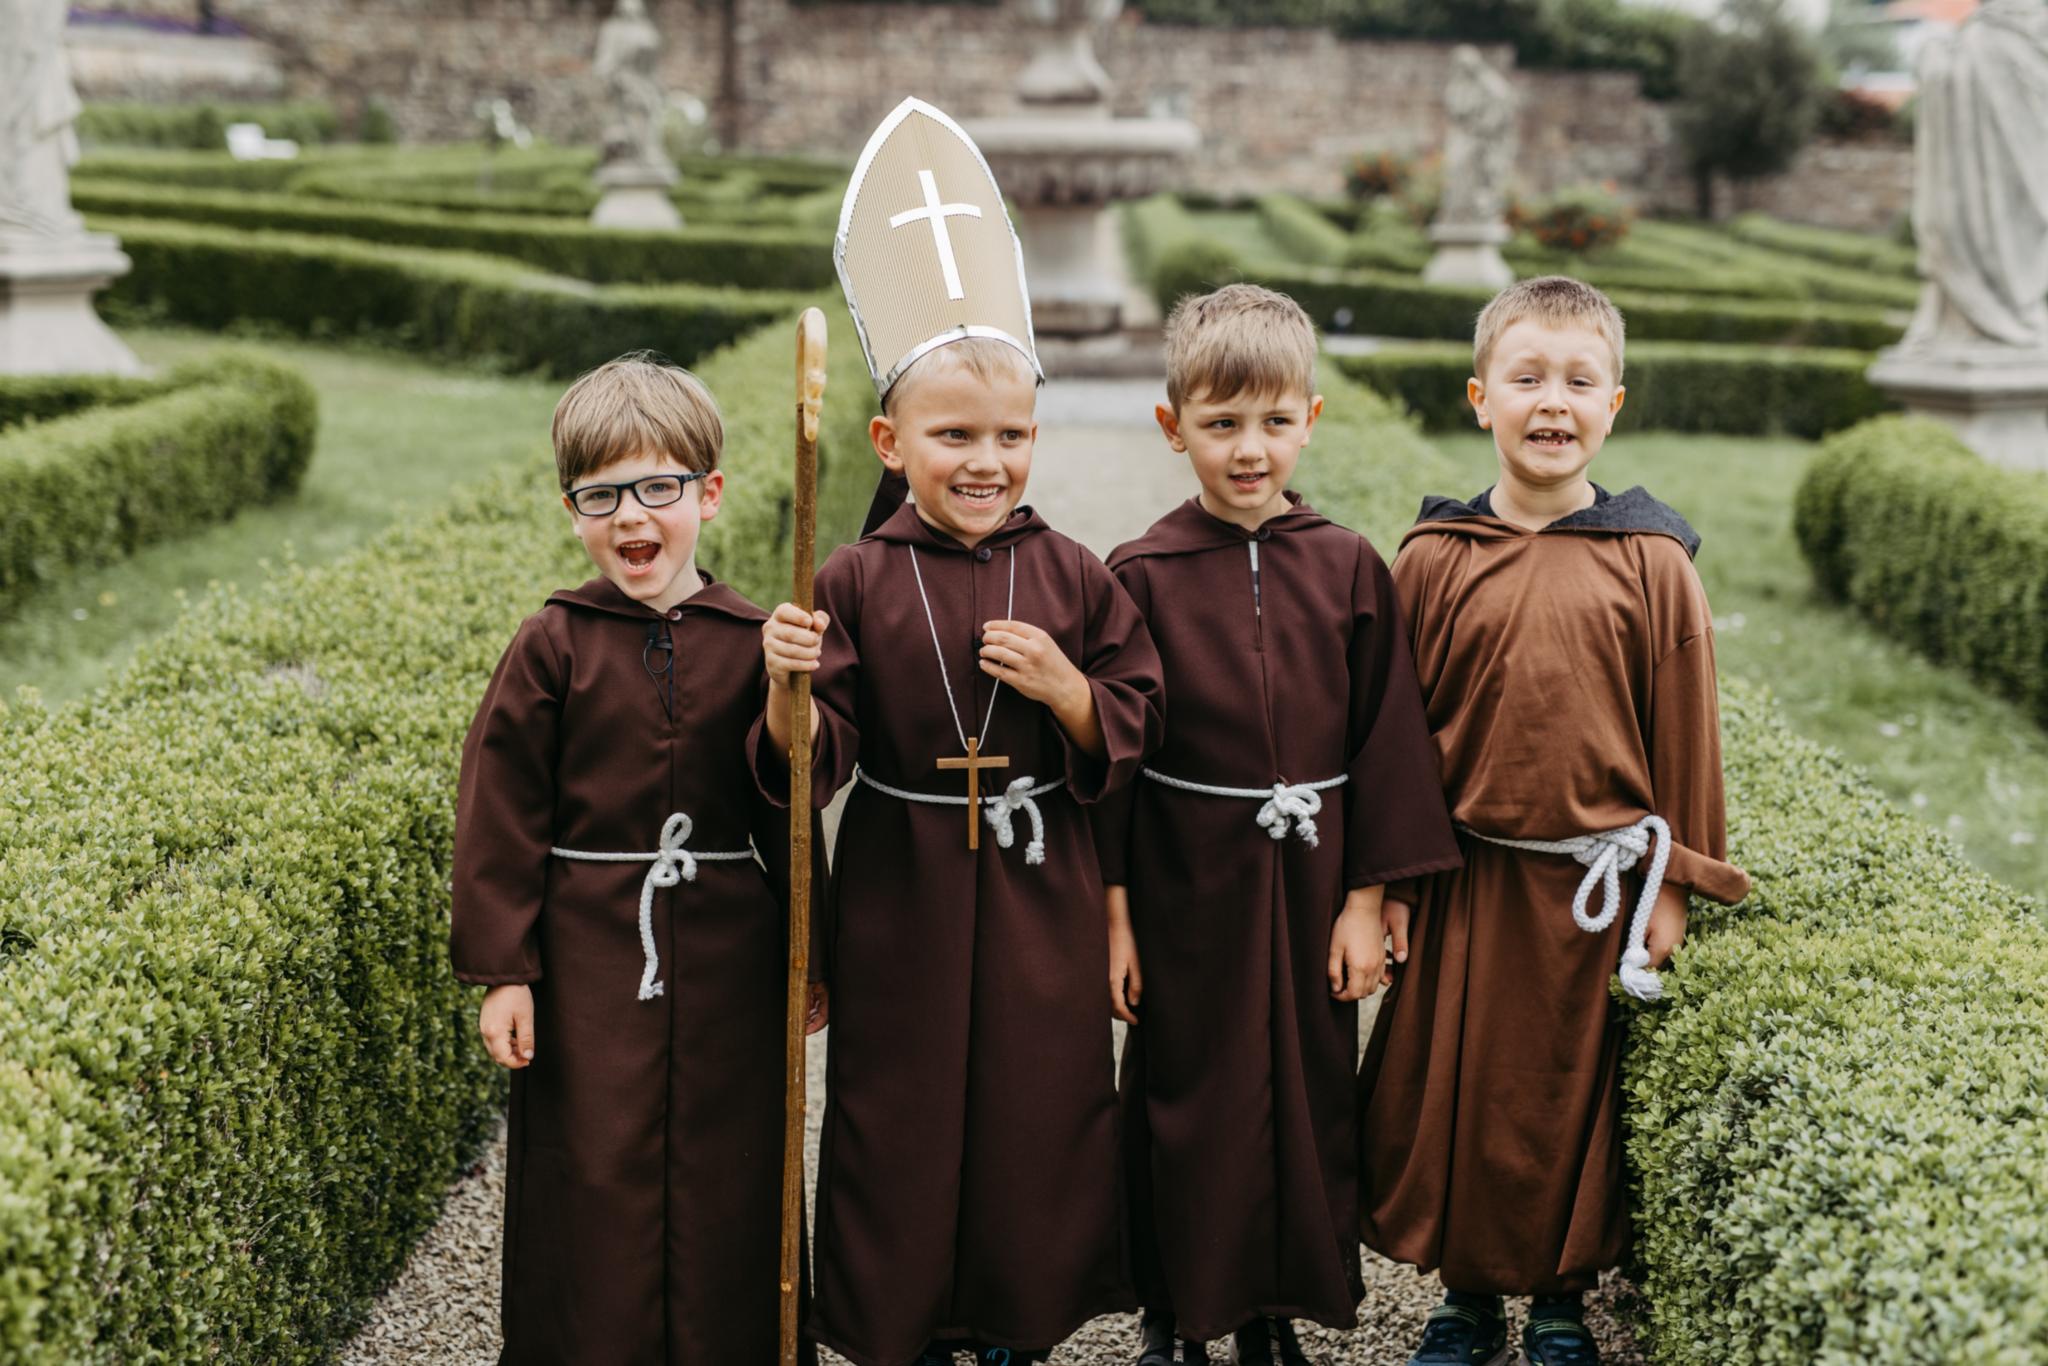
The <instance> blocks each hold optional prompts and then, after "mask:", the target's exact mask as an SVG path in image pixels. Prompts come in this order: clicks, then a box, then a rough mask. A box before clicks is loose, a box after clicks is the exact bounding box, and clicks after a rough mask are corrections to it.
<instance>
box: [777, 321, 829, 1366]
mask: <svg viewBox="0 0 2048 1366" xmlns="http://www.w3.org/2000/svg"><path fill="white" fill-rule="evenodd" d="M824 399H825V315H824V314H823V313H820V312H819V311H818V310H817V309H815V308H807V309H805V310H804V315H803V317H801V318H799V319H797V324H796V508H795V512H794V517H795V522H796V536H795V540H796V565H795V570H796V581H795V591H794V592H793V593H792V594H791V595H790V601H791V602H794V603H795V604H796V605H797V606H798V607H801V608H802V609H803V610H804V611H806V612H809V611H811V610H813V608H812V605H811V570H812V567H813V564H814V562H815V561H816V559H817V554H818V546H817V541H818V409H819V407H820V405H821V404H823V402H824ZM789 693H790V699H789V1037H788V1044H789V1051H788V1067H787V1069H786V1077H785V1083H786V1085H787V1088H788V1089H787V1091H786V1093H785V1095H784V1102H783V1125H782V1366H796V1339H797V1309H798V1304H797V1286H798V1285H799V1284H800V1283H801V1281H802V1258H803V1227H804V1084H805V1082H804V1044H805V1038H806V1036H805V1033H804V1026H805V1024H806V1023H807V1022H808V1018H809V1015H810V995H811V991H810V987H811V676H810V675H809V674H798V675H796V677H795V678H794V679H793V680H791V686H790V690H789Z"/></svg>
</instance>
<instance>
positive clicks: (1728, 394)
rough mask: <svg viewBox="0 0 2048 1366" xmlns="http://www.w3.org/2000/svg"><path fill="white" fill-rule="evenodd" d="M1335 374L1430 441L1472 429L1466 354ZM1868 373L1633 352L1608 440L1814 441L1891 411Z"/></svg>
mask: <svg viewBox="0 0 2048 1366" xmlns="http://www.w3.org/2000/svg"><path fill="white" fill-rule="evenodd" d="M1630 321H1631V323H1633V321H1634V319H1632V318H1631V319H1630ZM1337 364H1338V366H1339V367H1341V368H1342V369H1343V371H1344V373H1345V374H1347V375H1349V376H1351V377H1352V378H1353V379H1355V380H1358V381H1360V382H1361V383H1363V384H1366V385H1368V386H1370V387H1371V388H1373V389H1376V390H1378V391H1379V392H1381V393H1383V394H1389V395H1392V396H1393V397H1395V398H1398V399H1400V400H1401V402H1402V403H1403V404H1405V405H1406V406H1407V407H1408V409H1409V411H1411V412H1413V413H1414V414H1416V416H1418V417H1419V418H1421V419H1422V424H1423V426H1425V427H1427V428H1429V429H1430V430H1432V431H1453V430H1461V429H1464V428H1467V427H1470V426H1472V424H1473V419H1472V406H1471V405H1470V404H1469V403H1467V402H1466V401H1465V381H1466V380H1467V379H1468V378H1469V377H1470V376H1471V374H1472V347H1471V346H1470V344H1465V343H1458V342H1424V343H1418V344H1414V345H1405V346H1389V347H1385V348H1383V349H1381V350H1378V351H1374V352H1372V353H1371V354H1369V355H1362V356H1344V357H1342V358H1340V359H1339V360H1338V361H1337ZM1869 368H1870V356H1869V355H1868V354H1867V353H1865V352H1862V351H1824V350H1806V349H1802V348H1798V347H1783V346H1714V345H1710V344H1707V343H1703V342H1637V343H1634V344H1632V345H1631V346H1630V347H1629V348H1628V357H1627V366H1626V369H1625V373H1624V381H1625V382H1626V384H1627V385H1628V402H1627V403H1625V404H1624V405H1623V406H1622V410H1621V417H1620V419H1619V420H1618V421H1617V422H1616V424H1615V430H1616V431H1631V430H1639V431H1672V432H1724V433H1728V434H1731V435H1741V436H1750V435H1761V434H1764V433H1770V432H1784V433H1787V434H1789V435H1792V436H1798V437H1804V438H1806V439H1808V440H1815V439H1818V438H1819V437H1822V436H1825V435H1826V434H1827V433H1829V432H1833V431H1840V430H1842V429H1843V428H1845V427H1853V426H1854V425H1856V424H1857V423H1858V422H1862V421H1864V420H1865V419H1866V418H1871V417H1875V416H1877V415H1878V414H1879V413H1882V412H1884V411H1886V410H1887V409H1888V408H1890V407H1891V406H1892V404H1891V401H1890V400H1889V399H1888V398H1886V397H1885V395H1884V394H1883V393H1882V392H1881V391H1880V390H1878V389H1877V388H1876V387H1875V386H1874V385H1872V384H1871V383H1870V381H1869V380H1868V379H1866V378H1865V377H1864V372H1865V371H1866V370H1868V369H1869Z"/></svg>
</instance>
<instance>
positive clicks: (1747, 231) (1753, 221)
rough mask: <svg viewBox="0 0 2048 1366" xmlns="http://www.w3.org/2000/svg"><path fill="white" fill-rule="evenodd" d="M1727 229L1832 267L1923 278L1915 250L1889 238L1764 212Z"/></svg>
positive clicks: (1748, 215)
mask: <svg viewBox="0 0 2048 1366" xmlns="http://www.w3.org/2000/svg"><path fill="white" fill-rule="evenodd" d="M1727 226H1728V232H1729V235H1730V236H1732V237H1734V238H1735V239H1736V240H1738V241H1742V242H1749V243H1752V244H1754V245H1756V246H1759V247H1768V248H1770V249H1771V250H1772V251H1777V252H1785V253H1789V254H1791V255H1794V256H1810V257H1812V258H1813V259H1814V260H1817V261H1825V262H1827V263H1828V264H1829V265H1835V266H1846V267H1849V268H1850V269H1852V270H1860V271H1869V272H1872V273H1874V274H1878V275H1890V276H1896V277H1898V278H1900V279H1904V280H1913V279H1917V278H1918V275H1919V270H1918V267H1917V265H1916V263H1915V258H1914V255H1913V249H1912V248H1911V247H1909V246H1901V245H1900V244H1899V243H1897V242H1895V241H1893V240H1892V239H1890V238H1887V237H1875V236H1872V235H1870V234H1868V233H1860V232H1840V231H1837V230H1835V229H1833V228H1815V227H1809V226H1807V225H1806V224H1804V223H1786V222H1783V221H1781V220H1779V219H1776V218H1769V217H1766V216H1765V215H1763V214H1760V213H1746V214H1743V215H1741V216H1740V217H1738V218H1736V219H1734V220H1733V221H1732V222H1730V223H1729V224H1728V225H1727Z"/></svg>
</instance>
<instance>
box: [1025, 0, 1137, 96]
mask: <svg viewBox="0 0 2048 1366" xmlns="http://www.w3.org/2000/svg"><path fill="white" fill-rule="evenodd" d="M1123 8H1124V0H1026V3H1025V6H1024V14H1025V17H1027V18H1028V19H1030V20H1031V22H1032V23H1034V24H1036V25H1037V26H1038V27H1039V28H1041V29H1044V30H1046V37H1045V41H1043V42H1042V43H1041V44H1040V45H1039V49H1038V53H1037V55H1036V56H1034V57H1033V58H1032V60H1031V62H1030V63H1029V64H1028V65H1027V66H1026V67H1025V68H1024V71H1023V73H1022V74H1021V75H1020V76H1019V77H1018V80H1017V93H1018V95H1019V97H1020V98H1022V99H1023V101H1024V103H1026V104H1027V105H1070V106H1078V107H1081V108H1087V109H1095V108H1097V107H1098V106H1102V105H1104V104H1105V103H1106V102H1107V100H1108V98H1109V91H1110V79H1109V73H1108V72H1106V71H1104V70H1103V69H1102V64H1101V63H1100V62H1099V61H1097V60H1096V57H1095V30H1096V29H1098V28H1100V27H1101V26H1102V25H1104V24H1107V23H1110V22H1111V21H1113V20H1114V19H1115V18H1116V17H1117V15H1119V14H1121V13H1123Z"/></svg>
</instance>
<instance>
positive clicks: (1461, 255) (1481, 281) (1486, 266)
mask: <svg viewBox="0 0 2048 1366" xmlns="http://www.w3.org/2000/svg"><path fill="white" fill-rule="evenodd" d="M1510 236H1512V234H1511V233H1510V232H1509V231H1508V227H1507V224H1505V223H1433V224H1431V225H1430V229H1429V240H1430V241H1431V242H1434V243H1435V244H1436V255H1434V256H1432V257H1430V258H1429V264H1428V265H1426V266H1424V267H1423V268H1422V278H1423V279H1424V280H1425V281H1427V282H1428V283H1430V284H1433V285H1484V286H1485V287H1486V288H1488V289H1506V288H1507V287H1508V286H1509V285H1511V284H1513V283H1514V282H1515V272H1514V271H1513V270H1511V269H1509V267H1508V263H1507V262H1506V261H1504V260H1502V259H1501V255H1500V248H1501V244H1502V243H1503V242H1506V241H1507V240H1508V238H1509V237H1510Z"/></svg>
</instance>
